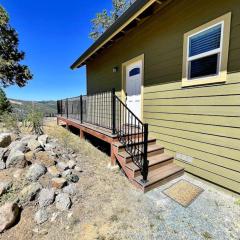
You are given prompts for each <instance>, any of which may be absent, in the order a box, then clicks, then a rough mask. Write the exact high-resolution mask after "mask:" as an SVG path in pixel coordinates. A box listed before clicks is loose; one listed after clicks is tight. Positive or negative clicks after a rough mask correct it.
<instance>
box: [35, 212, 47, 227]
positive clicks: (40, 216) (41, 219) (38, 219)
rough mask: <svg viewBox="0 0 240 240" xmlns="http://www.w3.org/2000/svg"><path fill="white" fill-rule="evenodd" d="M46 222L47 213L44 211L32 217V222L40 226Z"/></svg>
mask: <svg viewBox="0 0 240 240" xmlns="http://www.w3.org/2000/svg"><path fill="white" fill-rule="evenodd" d="M47 220H48V213H47V211H46V210H45V209H40V210H38V211H37V212H36V214H35V216H34V221H35V222H36V223H37V224H42V223H44V222H46V221H47Z"/></svg>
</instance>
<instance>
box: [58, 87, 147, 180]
mask: <svg viewBox="0 0 240 240" xmlns="http://www.w3.org/2000/svg"><path fill="white" fill-rule="evenodd" d="M57 109H58V115H60V116H62V117H64V118H69V119H73V120H77V121H79V122H80V123H82V124H83V123H90V124H93V125H96V126H99V127H102V128H106V129H110V130H112V134H113V135H117V137H118V139H119V141H120V142H121V143H122V144H123V145H124V147H125V150H126V152H127V153H128V154H129V155H130V157H131V158H132V161H133V162H134V163H135V164H136V165H137V166H138V167H139V169H140V171H141V174H142V176H143V182H146V181H147V176H148V160H147V146H148V125H147V124H144V123H143V122H142V121H141V120H140V119H139V118H138V117H137V116H136V115H135V114H134V113H133V112H132V111H131V110H130V109H129V108H128V107H127V106H126V105H125V104H124V103H123V102H122V101H121V100H120V99H119V98H118V97H117V95H116V94H115V90H114V89H113V90H112V91H108V92H101V93H96V94H92V95H81V96H78V97H73V98H67V99H63V100H58V101H57Z"/></svg>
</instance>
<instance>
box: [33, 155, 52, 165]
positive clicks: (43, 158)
mask: <svg viewBox="0 0 240 240" xmlns="http://www.w3.org/2000/svg"><path fill="white" fill-rule="evenodd" d="M35 157H36V162H39V163H41V164H43V165H44V166H46V167H50V166H53V165H55V160H54V158H53V157H52V156H49V154H48V153H47V152H37V153H35Z"/></svg>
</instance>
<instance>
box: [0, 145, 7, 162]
mask: <svg viewBox="0 0 240 240" xmlns="http://www.w3.org/2000/svg"><path fill="white" fill-rule="evenodd" d="M7 151H8V149H7V148H1V147H0V160H4V157H5V154H6V152H7Z"/></svg>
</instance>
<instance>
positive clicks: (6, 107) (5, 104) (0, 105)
mask: <svg viewBox="0 0 240 240" xmlns="http://www.w3.org/2000/svg"><path fill="white" fill-rule="evenodd" d="M11 111H12V106H11V103H10V102H9V100H8V99H7V96H6V94H5V92H4V91H3V89H2V88H0V116H1V115H2V114H3V113H4V112H6V113H7V112H11Z"/></svg>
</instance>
